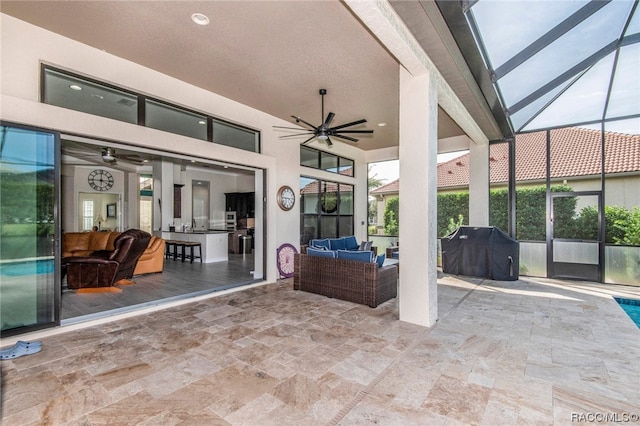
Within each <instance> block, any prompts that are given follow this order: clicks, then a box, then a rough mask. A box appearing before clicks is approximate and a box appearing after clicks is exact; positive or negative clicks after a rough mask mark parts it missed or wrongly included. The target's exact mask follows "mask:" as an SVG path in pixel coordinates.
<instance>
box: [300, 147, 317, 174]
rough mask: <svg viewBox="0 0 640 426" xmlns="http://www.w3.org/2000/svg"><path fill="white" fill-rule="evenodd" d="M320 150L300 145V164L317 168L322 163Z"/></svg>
mask: <svg viewBox="0 0 640 426" xmlns="http://www.w3.org/2000/svg"><path fill="white" fill-rule="evenodd" d="M319 152H320V151H317V150H315V149H311V148H309V147H306V146H303V145H300V165H301V166H307V167H313V168H314V169H317V168H318V167H319V164H320V155H319V154H318V153H319Z"/></svg>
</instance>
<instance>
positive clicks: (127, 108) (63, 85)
mask: <svg viewBox="0 0 640 426" xmlns="http://www.w3.org/2000/svg"><path fill="white" fill-rule="evenodd" d="M42 102H44V103H46V104H50V105H56V106H59V107H62V108H67V109H72V110H75V111H82V112H86V113H89V114H94V115H99V116H101V117H107V118H112V119H114V120H120V121H126V122H127V123H133V124H137V123H138V97H137V96H136V95H133V94H130V93H128V92H124V91H122V90H117V89H113V88H111V87H108V86H105V85H101V84H98V83H93V82H89V81H86V80H84V79H81V78H76V77H72V76H69V75H66V74H63V73H60V72H58V71H54V70H52V69H48V68H45V70H44V99H43V100H42Z"/></svg>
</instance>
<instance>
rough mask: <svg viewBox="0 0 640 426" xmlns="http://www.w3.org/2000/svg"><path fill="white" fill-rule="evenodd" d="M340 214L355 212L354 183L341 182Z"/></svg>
mask: <svg viewBox="0 0 640 426" xmlns="http://www.w3.org/2000/svg"><path fill="white" fill-rule="evenodd" d="M339 189H340V203H339V213H340V214H348V215H352V214H353V185H346V184H340V187H339Z"/></svg>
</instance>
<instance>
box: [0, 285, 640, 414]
mask: <svg viewBox="0 0 640 426" xmlns="http://www.w3.org/2000/svg"><path fill="white" fill-rule="evenodd" d="M438 281H439V285H438V309H439V320H438V322H437V323H436V325H435V326H433V327H431V328H425V327H420V326H416V325H412V324H408V323H405V322H401V321H399V320H398V302H397V300H391V301H388V302H386V303H385V304H383V305H380V306H378V307H377V308H376V309H371V308H369V307H367V306H360V305H356V304H352V303H348V302H343V301H339V300H334V299H328V298H325V297H322V296H318V295H315V294H310V293H305V292H301V291H294V290H293V288H292V282H291V280H282V281H278V282H276V283H272V284H266V285H264V286H259V287H254V288H250V289H244V290H240V291H238V292H235V293H231V294H226V295H221V296H218V297H212V298H209V299H206V300H202V301H198V302H194V303H189V304H185V305H182V306H177V307H172V308H168V309H165V310H161V311H156V312H152V313H147V314H142V315H138V316H135V317H131V318H128V319H126V320H118V321H113V322H109V323H105V324H102V325H98V326H92V327H90V328H84V329H79V330H75V331H68V332H64V333H60V334H57V335H52V336H49V337H45V338H43V339H42V345H43V346H42V347H43V349H42V351H41V352H39V353H37V354H32V355H28V356H24V357H21V358H17V359H15V360H9V361H2V363H1V364H0V366H1V367H2V421H3V425H5V426H10V425H63V424H68V425H101V424H110V425H260V426H263V425H371V424H379V425H403V426H404V425H463V424H464V425H467V424H479V425H504V424H509V425H516V424H542V425H549V424H559V425H563V424H571V423H572V422H574V423H575V422H578V421H582V423H590V422H589V421H588V419H591V420H594V419H597V417H595V416H609V417H607V418H604V417H599V418H600V420H601V421H602V420H603V419H605V420H608V421H607V422H605V423H610V424H611V423H615V422H617V421H619V422H623V421H624V418H625V417H623V416H625V415H626V416H635V417H631V418H632V419H634V418H635V421H636V422H637V421H638V417H637V416H638V415H640V361H639V360H640V329H639V328H638V327H637V326H636V325H635V324H634V323H633V322H632V321H631V320H630V318H629V317H628V316H627V315H626V313H625V312H624V311H623V310H622V309H621V308H620V307H619V306H618V305H617V303H616V302H615V301H614V300H613V299H612V297H611V295H621V296H623V297H627V298H640V288H637V287H628V286H615V285H601V284H593V283H584V282H567V281H554V280H546V279H528V278H526V279H521V280H519V281H515V282H499V281H488V280H481V279H473V278H466V277H457V276H447V275H444V276H442V275H441V276H440V277H439V280H438ZM5 344H6V342H5ZM588 416H591V417H588ZM614 416H619V417H614ZM627 418H629V417H627ZM591 423H598V422H597V421H592V422H591ZM632 423H633V422H632Z"/></svg>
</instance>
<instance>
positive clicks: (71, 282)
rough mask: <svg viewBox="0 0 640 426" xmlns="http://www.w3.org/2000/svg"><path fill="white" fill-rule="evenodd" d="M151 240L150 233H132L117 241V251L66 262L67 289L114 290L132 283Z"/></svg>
mask: <svg viewBox="0 0 640 426" xmlns="http://www.w3.org/2000/svg"><path fill="white" fill-rule="evenodd" d="M150 239H151V235H150V234H149V233H147V232H144V231H141V230H140V229H129V230H127V231H124V232H123V233H122V234H120V235H118V237H117V238H116V239H115V241H114V242H113V245H114V250H98V251H95V252H93V253H92V254H91V256H86V257H70V258H66V259H65V261H64V266H65V267H66V273H67V288H70V289H77V288H97V287H110V286H113V285H114V284H116V283H117V282H118V281H120V280H129V279H130V278H131V277H132V276H133V271H134V270H135V268H136V264H137V263H138V259H139V258H140V256H141V255H142V253H143V252H144V251H145V249H146V248H147V246H148V245H149V240H150Z"/></svg>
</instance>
